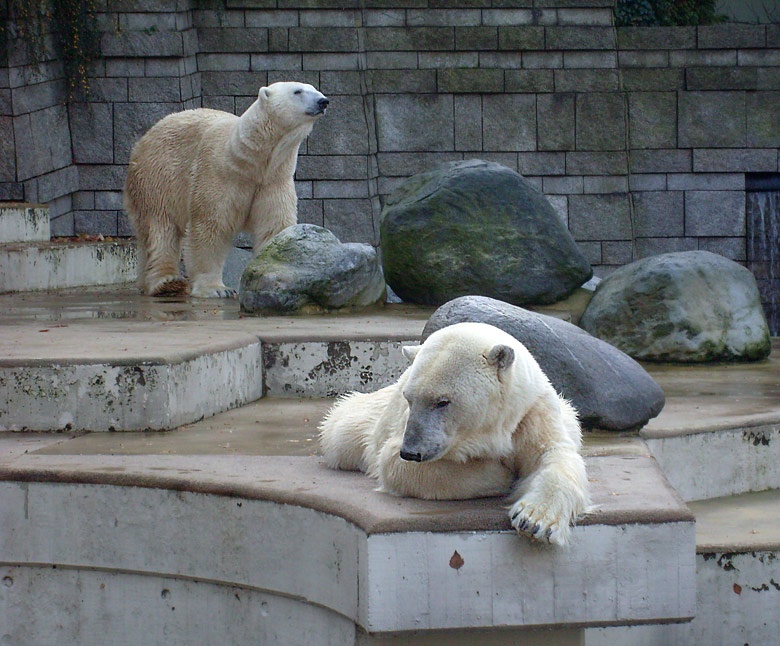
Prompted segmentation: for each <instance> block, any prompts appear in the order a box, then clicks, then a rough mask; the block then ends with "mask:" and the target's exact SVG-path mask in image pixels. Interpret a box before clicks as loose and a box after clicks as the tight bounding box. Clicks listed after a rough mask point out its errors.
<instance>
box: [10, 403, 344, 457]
mask: <svg viewBox="0 0 780 646" xmlns="http://www.w3.org/2000/svg"><path fill="white" fill-rule="evenodd" d="M332 403H333V401H332V400H330V399H297V400H293V399H273V398H270V397H264V398H263V399H260V400H258V401H256V402H254V403H252V404H248V405H247V406H243V407H241V408H237V409H234V410H231V411H227V412H225V413H220V414H218V415H215V416H214V417H210V418H208V419H204V420H201V421H199V422H195V423H194V424H187V425H185V426H181V427H180V428H178V429H176V430H173V431H163V432H140V433H89V434H84V435H79V436H72V437H70V438H67V440H66V441H65V439H66V438H63V441H60V442H59V443H56V444H51V445H48V446H45V447H43V448H41V449H40V450H37V451H35V452H36V453H40V454H46V455H158V454H159V455H290V456H301V455H316V454H317V452H318V448H319V447H318V443H317V425H318V424H319V422H320V420H321V419H322V416H323V415H324V414H325V412H326V411H327V410H328V408H330V406H331V405H332ZM1 435H2V434H0V436H1ZM5 435H12V434H5ZM46 435H49V436H51V434H46ZM60 437H62V436H60ZM1 442H2V439H1V438H0V450H1V449H2V443H1Z"/></svg>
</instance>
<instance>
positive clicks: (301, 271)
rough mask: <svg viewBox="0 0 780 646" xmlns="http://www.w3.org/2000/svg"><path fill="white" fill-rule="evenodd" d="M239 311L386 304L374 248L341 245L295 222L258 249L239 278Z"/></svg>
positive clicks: (319, 230)
mask: <svg viewBox="0 0 780 646" xmlns="http://www.w3.org/2000/svg"><path fill="white" fill-rule="evenodd" d="M239 301H240V303H241V310H242V311H244V312H250V313H255V314H266V315H273V314H296V313H301V314H311V313H320V312H329V311H333V310H339V309H357V308H361V307H367V306H370V305H374V304H377V303H383V302H384V301H385V280H384V276H383V275H382V268H381V267H380V266H379V259H378V257H377V254H376V250H375V249H374V248H373V247H372V246H370V245H366V244H359V243H346V244H342V243H341V242H339V240H338V238H336V236H334V235H333V234H332V233H331V232H330V231H328V230H327V229H323V228H322V227H318V226H315V225H313V224H296V225H294V226H291V227H288V228H287V229H285V230H284V231H282V232H281V233H279V234H278V235H276V236H274V237H273V238H272V239H271V240H269V241H268V242H267V243H266V244H265V245H263V247H262V248H261V249H260V252H259V253H258V255H257V257H256V258H255V259H254V260H252V261H251V262H250V263H249V265H247V267H246V269H245V270H244V274H243V275H242V276H241V287H240V289H239Z"/></svg>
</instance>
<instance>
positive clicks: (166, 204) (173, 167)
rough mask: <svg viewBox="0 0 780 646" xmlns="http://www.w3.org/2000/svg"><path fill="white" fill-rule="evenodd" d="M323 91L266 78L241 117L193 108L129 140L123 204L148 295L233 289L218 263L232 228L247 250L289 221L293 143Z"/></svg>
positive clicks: (293, 211) (219, 293)
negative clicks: (186, 280)
mask: <svg viewBox="0 0 780 646" xmlns="http://www.w3.org/2000/svg"><path fill="white" fill-rule="evenodd" d="M321 99H325V97H324V96H323V95H322V94H321V93H320V92H318V91H317V90H316V89H315V88H313V87H312V86H311V85H307V84H304V83H287V82H284V83H274V84H273V85H270V86H268V87H263V88H261V89H260V91H259V93H258V97H257V100H256V101H255V102H254V103H252V105H250V106H249V108H247V110H246V112H244V114H242V115H241V116H240V117H237V116H235V115H232V114H230V113H228V112H222V111H219V110H209V109H205V108H200V109H197V110H185V111H184V112H178V113H176V114H171V115H168V116H167V117H165V118H164V119H162V120H160V121H159V122H158V123H157V124H155V125H154V126H153V127H152V128H151V129H150V130H149V131H148V132H147V133H146V134H145V135H144V136H143V137H141V139H140V140H139V141H138V143H136V145H135V146H134V147H133V151H132V153H131V156H130V166H129V168H128V172H127V179H126V181H125V197H124V201H125V210H126V211H127V214H128V216H129V218H130V221H131V223H132V224H133V227H134V228H135V231H136V234H137V236H138V247H139V272H138V281H139V285H140V286H141V288H142V290H143V291H144V292H146V293H148V294H163V293H166V289H169V287H168V288H167V287H166V285H168V286H170V285H172V284H182V283H183V281H182V279H181V278H180V277H179V259H180V253H181V247H182V240H184V262H185V266H186V269H187V273H188V275H189V277H190V279H191V281H192V285H191V293H192V295H193V296H199V297H204V298H209V297H210V298H219V297H224V296H235V291H234V290H231V289H228V288H227V287H225V285H224V284H223V283H222V266H223V265H224V262H225V258H226V257H227V253H228V251H229V250H230V245H231V240H232V238H233V236H234V235H235V234H236V233H237V232H238V231H247V232H248V233H250V234H251V235H252V236H253V239H254V240H253V241H254V248H255V252H257V250H258V249H259V247H260V246H261V245H262V244H263V243H264V242H265V241H267V240H268V239H269V238H271V237H272V236H274V235H276V234H277V233H279V232H280V231H281V230H282V229H285V228H286V227H288V226H291V225H293V224H295V223H296V221H297V197H296V195H295V186H294V183H293V175H294V173H295V165H296V161H297V155H298V147H299V146H300V144H301V142H302V141H303V140H304V139H305V138H306V136H307V135H308V134H309V133H310V132H311V129H312V127H313V125H314V121H315V120H316V119H317V118H318V116H320V114H322V112H317V111H316V108H315V106H317V105H318V101H320V100H321Z"/></svg>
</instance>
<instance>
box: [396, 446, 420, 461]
mask: <svg viewBox="0 0 780 646" xmlns="http://www.w3.org/2000/svg"><path fill="white" fill-rule="evenodd" d="M401 459H402V460H406V461H407V462H422V461H423V457H422V455H421V454H419V453H409V451H404V450H403V449H401Z"/></svg>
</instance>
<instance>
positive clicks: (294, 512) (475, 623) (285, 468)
mask: <svg viewBox="0 0 780 646" xmlns="http://www.w3.org/2000/svg"><path fill="white" fill-rule="evenodd" d="M588 469H589V473H590V478H591V482H592V487H593V498H594V501H595V502H596V503H597V504H598V506H599V507H598V509H597V511H595V512H594V513H593V514H592V515H590V516H589V517H587V518H585V519H584V520H583V521H582V522H581V524H580V525H579V526H578V527H577V528H575V530H574V541H573V545H572V546H571V548H570V549H567V550H560V549H556V548H552V547H549V546H540V545H534V544H531V543H530V542H529V541H528V540H527V539H525V538H522V537H519V536H517V535H516V534H515V533H514V532H513V531H511V529H510V527H509V520H508V517H507V513H506V509H505V507H504V505H503V501H502V500H501V499H482V500H470V501H445V502H437V501H425V500H416V499H401V498H395V497H392V496H388V495H386V494H383V493H379V492H377V491H375V490H374V487H375V483H374V481H372V480H371V479H369V478H368V477H366V476H365V475H363V474H360V473H349V472H336V471H331V470H329V469H327V468H325V467H324V465H323V464H322V463H321V461H320V459H319V458H316V457H289V456H264V457H259V456H240V455H239V456H236V455H233V456H204V455H200V456H170V455H137V456H110V455H91V456H85V455H64V454H63V455H46V454H39V453H28V454H23V455H20V456H17V457H15V458H8V459H6V460H3V461H0V515H1V516H2V517H3V519H4V522H3V525H2V527H0V564H1V565H0V569H2V573H1V574H2V576H3V577H10V578H11V579H12V580H13V581H14V583H13V585H12V586H7V588H6V589H4V590H3V591H2V593H0V625H3V626H11V627H12V628H16V627H17V626H19V625H20V623H21V622H23V621H24V620H25V618H24V617H23V616H22V613H20V610H19V609H20V608H22V607H24V604H23V603H21V601H20V600H21V599H22V598H23V596H24V595H25V594H26V593H27V591H28V589H29V587H30V585H31V583H30V581H31V580H32V577H38V579H39V581H40V584H39V585H43V584H44V583H45V584H46V585H48V586H49V589H50V590H51V594H50V595H49V596H48V598H50V599H51V600H52V605H53V607H51V608H50V612H52V613H53V614H54V616H56V615H57V614H58V613H59V612H63V611H64V610H63V609H62V608H60V607H57V606H56V604H57V603H58V601H57V600H61V601H60V603H63V604H64V603H65V601H64V600H65V599H67V597H68V595H67V594H65V593H64V591H63V589H69V590H72V589H73V587H72V586H74V585H77V584H78V582H79V581H83V582H84V583H83V585H82V586H81V587H80V590H81V593H80V594H82V595H84V597H85V598H84V599H83V600H82V601H81V603H82V604H87V605H89V604H95V603H98V602H99V599H100V598H101V595H102V594H108V595H111V596H112V598H118V595H120V591H124V592H126V593H128V594H131V591H132V590H136V589H137V588H136V586H139V585H140V586H141V589H146V588H147V587H148V588H149V590H150V591H154V590H155V589H156V587H161V586H164V588H163V589H167V590H169V591H172V590H176V595H177V596H178V599H177V604H176V605H177V606H178V607H181V608H183V609H185V610H186V608H188V607H192V608H197V607H202V606H203V604H204V603H205V601H204V599H208V598H227V596H228V595H227V594H226V593H225V591H226V590H229V591H230V592H236V593H238V594H239V595H240V596H241V597H242V598H245V599H246V601H247V604H248V605H247V606H244V609H245V610H244V612H243V613H242V616H245V617H252V616H254V613H255V612H259V611H260V609H261V608H258V605H259V606H262V605H263V601H264V596H265V602H266V606H265V607H266V609H267V611H268V612H267V616H266V619H265V621H267V622H268V623H269V624H271V625H274V626H276V625H278V624H279V622H282V623H286V624H296V623H300V622H304V621H306V620H307V619H308V618H310V617H312V615H316V621H317V622H318V624H317V625H319V626H320V629H321V630H322V631H323V633H322V634H323V636H319V637H318V636H312V641H311V642H307V643H312V644H329V643H334V642H333V641H328V640H329V639H330V637H325V636H327V635H329V636H332V635H334V634H341V635H342V639H343V641H341V642H339V643H344V644H349V643H353V642H354V637H352V638H351V637H350V633H349V631H350V629H351V630H353V631H354V630H355V626H357V627H358V630H365V631H367V632H370V633H373V634H382V633H389V632H396V631H409V630H416V631H420V630H421V631H439V630H449V629H462V628H469V629H476V628H483V629H493V628H499V627H500V628H523V627H532V626H533V627H539V626H550V627H553V626H555V627H558V628H565V627H572V628H575V627H576V628H580V627H582V626H584V625H594V624H596V625H600V624H614V623H624V622H629V623H636V622H640V623H642V622H658V621H680V620H684V619H687V618H690V616H691V615H692V614H693V600H694V587H693V579H694V577H693V566H694V526H693V523H692V516H691V515H690V512H689V511H688V510H687V508H686V507H685V506H684V505H683V504H682V503H681V502H680V501H679V499H678V498H677V497H676V496H675V495H674V493H673V491H672V490H671V488H670V487H669V485H668V483H666V481H665V479H664V478H663V475H662V474H661V473H660V471H659V470H658V468H657V466H656V464H655V462H654V461H653V460H652V458H648V457H645V456H637V455H611V456H600V457H590V458H588ZM173 545H175V549H172V547H171V546H173ZM456 552H457V554H458V555H459V559H456V560H455V561H453V557H454V555H455V553H456ZM461 561H462V562H461ZM55 567H56V569H54V568H55ZM150 578H151V580H150ZM17 579H19V580H21V581H22V585H20V586H19V587H18V588H16V584H15V581H16V580H17ZM101 582H102V583H103V584H104V585H105V586H106V587H108V586H110V587H111V588H112V589H111V591H110V592H106V593H102V592H101V591H100V589H99V587H98V584H99V583H101ZM187 582H199V583H203V584H207V585H202V586H193V588H192V589H190V590H187V589H186V585H185V584H186V583H187ZM169 583H170V585H169ZM155 586H156V587H155ZM255 592H257V593H262V594H259V595H257V596H256V597H255V598H254V599H253V597H252V596H251V595H252V594H254V593H255ZM245 594H246V597H245ZM161 596H162V598H163V599H164V600H165V599H167V597H166V595H164V594H162V593H161V592H158V593H157V594H152V592H149V594H148V596H144V597H143V598H139V597H138V595H137V594H131V597H132V599H133V601H132V602H131V603H130V604H128V605H125V604H116V605H111V606H107V605H105V604H103V605H102V607H103V608H104V609H105V610H104V612H103V613H102V619H101V620H105V618H106V617H108V618H109V619H110V620H111V624H112V625H114V626H118V625H122V622H123V621H126V619H127V613H128V612H132V609H134V608H139V607H140V608H141V609H142V610H146V609H148V612H146V611H145V612H143V614H144V616H149V617H156V616H158V614H159V613H156V612H155V608H157V607H158V605H159V604H160V603H162V601H161ZM106 598H107V597H106ZM269 598H270V600H269ZM281 599H288V600H294V601H295V603H293V604H287V605H286V606H285V608H284V609H281V608H280V606H279V605H278V604H280V603H281V601H280V600H281ZM139 604H140V605H139ZM169 616H170V615H169ZM82 617H83V620H84V621H85V622H94V621H95V617H89V616H87V615H86V613H85V614H84V615H82ZM224 620H230V621H233V620H232V619H229V617H228V618H223V617H220V616H216V617H214V621H217V622H220V621H224ZM157 621H162V623H158V624H152V625H150V626H149V630H151V631H155V630H163V629H164V627H165V626H166V625H169V622H165V621H164V620H157ZM87 625H88V626H94V624H90V623H88V624H87ZM192 625H193V628H192V630H195V629H196V627H197V626H198V622H193V624H192ZM280 629H281V627H280ZM288 629H289V628H287V629H285V630H288ZM109 634H110V633H109ZM152 634H155V633H152ZM187 634H188V635H189V633H187ZM228 634H231V633H228ZM423 634H424V633H423ZM145 636H146V637H148V636H149V635H148V634H147V635H145ZM192 639H195V635H194V634H193V635H192ZM195 641H197V640H195Z"/></svg>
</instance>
